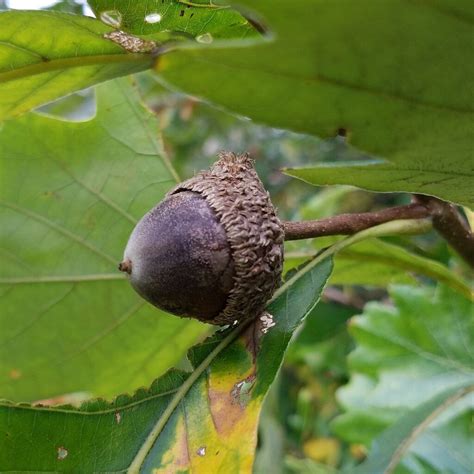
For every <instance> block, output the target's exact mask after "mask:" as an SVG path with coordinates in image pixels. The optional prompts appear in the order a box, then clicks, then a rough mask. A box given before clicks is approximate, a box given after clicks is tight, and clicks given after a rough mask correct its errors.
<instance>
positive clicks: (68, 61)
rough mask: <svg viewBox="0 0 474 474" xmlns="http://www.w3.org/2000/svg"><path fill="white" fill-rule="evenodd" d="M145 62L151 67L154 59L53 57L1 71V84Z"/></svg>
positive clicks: (138, 56) (134, 56) (118, 55)
mask: <svg viewBox="0 0 474 474" xmlns="http://www.w3.org/2000/svg"><path fill="white" fill-rule="evenodd" d="M140 63H142V64H143V69H147V68H150V67H151V66H152V64H153V59H152V57H151V56H150V55H149V54H134V53H129V54H122V53H115V54H99V55H90V56H74V57H70V58H60V59H51V60H48V61H42V62H40V63H35V64H30V65H28V66H23V67H20V68H17V69H13V70H12V71H6V72H0V84H2V83H5V82H9V81H14V80H17V79H23V78H25V77H31V76H35V75H38V74H43V73H46V72H51V71H57V70H66V69H71V68H76V67H85V66H100V65H108V64H140Z"/></svg>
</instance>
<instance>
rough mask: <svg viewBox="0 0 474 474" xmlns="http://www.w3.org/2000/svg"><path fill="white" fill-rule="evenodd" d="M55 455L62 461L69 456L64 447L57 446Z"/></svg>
mask: <svg viewBox="0 0 474 474" xmlns="http://www.w3.org/2000/svg"><path fill="white" fill-rule="evenodd" d="M57 453H58V460H59V461H62V460H63V459H66V457H67V455H68V454H69V451H68V450H67V449H66V448H65V447H64V446H59V447H58V449H57Z"/></svg>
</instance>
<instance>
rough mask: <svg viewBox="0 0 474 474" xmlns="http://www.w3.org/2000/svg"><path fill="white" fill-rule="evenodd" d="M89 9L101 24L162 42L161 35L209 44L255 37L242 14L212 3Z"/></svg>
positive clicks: (103, 2) (163, 1) (169, 1)
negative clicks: (111, 24) (110, 24)
mask: <svg viewBox="0 0 474 474" xmlns="http://www.w3.org/2000/svg"><path fill="white" fill-rule="evenodd" d="M89 5H90V6H91V8H92V9H93V10H94V13H95V14H96V16H97V18H100V19H102V21H105V22H107V21H110V19H112V20H111V21H112V22H114V21H115V22H116V23H117V27H118V28H120V29H122V30H125V31H128V32H130V33H133V34H136V35H140V36H144V35H146V36H147V37H149V38H154V37H155V36H156V37H157V38H160V37H161V36H162V35H160V33H163V32H164V33H166V34H168V35H172V36H174V37H175V38H179V36H182V37H183V38H188V39H190V38H193V39H197V41H198V42H201V43H205V44H206V43H207V44H209V43H212V42H213V41H214V40H215V39H220V38H234V39H243V38H247V37H249V38H250V37H252V36H255V34H256V31H255V29H254V28H253V27H252V25H251V24H250V23H249V22H248V21H247V20H246V19H245V18H244V17H243V16H242V15H241V14H240V13H238V12H237V11H235V10H233V9H231V8H228V7H226V6H220V5H217V4H215V3H213V2H212V1H210V2H206V1H204V2H199V1H197V2H190V1H180V0H151V1H150V0H147V1H135V2H117V1H116V0H89Z"/></svg>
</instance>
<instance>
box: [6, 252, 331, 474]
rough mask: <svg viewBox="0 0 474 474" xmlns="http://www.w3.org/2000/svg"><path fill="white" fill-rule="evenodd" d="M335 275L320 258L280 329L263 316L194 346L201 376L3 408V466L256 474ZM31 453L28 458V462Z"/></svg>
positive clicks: (179, 374) (284, 302)
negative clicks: (268, 425) (294, 363)
mask: <svg viewBox="0 0 474 474" xmlns="http://www.w3.org/2000/svg"><path fill="white" fill-rule="evenodd" d="M330 271H331V260H330V259H325V260H323V261H319V262H316V261H315V262H314V263H313V265H312V267H310V268H307V269H306V270H305V271H304V272H300V273H299V274H298V275H296V276H295V278H294V279H293V280H292V281H291V282H289V283H288V284H287V285H285V286H283V287H281V288H280V289H279V290H278V292H277V294H276V296H275V297H274V298H273V300H272V302H271V303H270V304H269V307H268V311H269V312H270V313H271V314H272V315H273V319H274V323H275V325H274V326H273V327H270V328H269V329H268V332H266V330H265V329H264V324H263V322H262V320H261V319H256V320H255V322H253V323H252V324H251V325H250V326H249V327H247V328H246V329H245V330H244V331H243V332H242V330H241V328H236V329H230V330H227V331H225V332H222V331H221V332H217V333H216V334H215V335H214V336H213V337H212V338H210V339H208V340H206V341H205V342H204V343H203V344H201V345H198V346H196V347H194V348H192V349H191V350H190V352H189V354H188V357H189V360H190V361H191V363H192V366H193V371H192V372H183V371H178V370H175V369H173V370H171V371H169V372H168V373H166V374H165V375H163V376H162V377H161V378H159V379H158V380H156V381H155V382H154V383H153V385H152V387H151V388H150V389H149V390H145V389H141V390H139V391H138V392H136V394H135V395H134V396H133V397H129V396H126V395H121V396H119V397H117V398H116V399H115V400H114V401H113V402H112V403H106V402H104V401H100V400H95V401H91V402H88V403H86V404H85V405H83V406H82V407H81V408H80V409H73V408H71V407H62V408H61V407H58V408H40V407H31V406H22V405H12V404H10V403H8V402H3V403H0V427H1V428H0V431H3V433H1V436H2V437H3V438H4V439H6V442H4V443H3V444H2V445H1V446H0V465H1V466H2V467H3V468H4V469H6V470H9V469H12V470H24V471H28V470H35V471H38V470H46V471H57V470H73V471H80V472H100V471H107V472H110V471H121V470H125V469H129V472H138V471H140V472H152V471H153V470H154V469H156V471H153V472H166V471H167V470H168V471H169V470H170V469H172V470H173V472H176V471H179V470H183V471H186V470H189V469H190V468H191V466H192V469H194V470H199V469H205V470H206V472H229V473H231V472H236V473H237V472H239V473H245V472H251V468H252V463H253V456H254V451H255V446H256V435H257V423H258V416H259V412H260V408H261V404H262V401H263V397H264V395H265V393H266V392H267V390H268V388H269V386H270V384H271V383H272V381H273V379H274V377H275V375H276V372H277V371H278V369H279V366H280V364H281V361H282V358H283V355H284V353H285V350H286V347H287V344H288V342H289V340H290V338H291V335H292V333H293V332H294V330H295V329H296V328H297V327H298V326H299V324H300V323H301V321H302V320H303V318H304V317H305V315H306V314H307V313H308V312H309V311H310V310H311V309H312V308H313V306H314V305H315V304H316V302H317V300H318V298H319V295H320V293H321V291H322V289H323V286H324V284H325V282H326V280H327V278H328V276H329V273H330ZM236 337H237V339H236ZM5 435H6V437H5ZM33 440H34V442H33ZM25 449H28V453H29V455H28V457H26V456H21V453H22V452H24V450H25ZM65 453H66V454H65Z"/></svg>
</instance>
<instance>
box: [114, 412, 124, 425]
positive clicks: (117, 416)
mask: <svg viewBox="0 0 474 474" xmlns="http://www.w3.org/2000/svg"><path fill="white" fill-rule="evenodd" d="M115 421H116V422H117V425H118V424H120V422H121V421H122V415H121V414H120V413H119V412H117V413H115Z"/></svg>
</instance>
